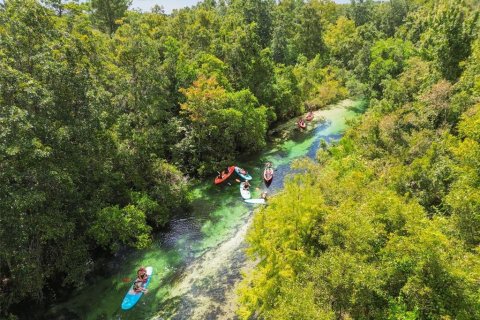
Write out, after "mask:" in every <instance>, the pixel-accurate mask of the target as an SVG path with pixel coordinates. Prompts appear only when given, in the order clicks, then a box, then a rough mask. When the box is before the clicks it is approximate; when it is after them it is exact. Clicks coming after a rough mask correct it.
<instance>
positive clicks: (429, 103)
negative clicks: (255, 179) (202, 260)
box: [0, 0, 480, 319]
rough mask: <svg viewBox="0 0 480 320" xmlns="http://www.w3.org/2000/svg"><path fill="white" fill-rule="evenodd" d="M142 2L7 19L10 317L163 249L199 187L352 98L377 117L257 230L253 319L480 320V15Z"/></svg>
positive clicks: (55, 0)
mask: <svg viewBox="0 0 480 320" xmlns="http://www.w3.org/2000/svg"><path fill="white" fill-rule="evenodd" d="M42 4H43V5H42ZM129 4H130V1H127V0H92V1H91V2H82V3H77V2H75V1H74V2H71V3H65V2H64V1H60V0H44V1H41V4H40V3H39V2H38V1H35V0H27V1H19V0H6V1H4V4H2V5H0V39H1V41H0V199H2V201H0V212H2V214H1V215H0V222H1V225H2V228H0V278H1V279H2V283H1V284H0V307H1V311H0V317H7V316H10V313H9V311H8V310H9V307H10V306H11V305H12V304H15V303H19V302H22V301H27V300H29V299H34V300H37V301H38V300H42V299H43V297H44V294H45V293H46V292H47V291H46V290H44V288H45V285H46V284H47V283H51V282H52V281H53V282H55V284H58V285H64V286H68V287H70V286H81V285H82V284H83V282H84V279H85V276H86V275H87V274H88V273H89V272H90V271H91V266H92V265H93V263H95V262H96V261H94V260H93V259H94V257H99V256H108V255H109V254H111V253H112V252H115V251H116V250H118V249H119V248H121V247H123V246H132V247H136V248H143V247H145V246H147V245H148V244H149V243H150V241H151V236H152V232H153V231H154V230H156V229H157V228H161V227H163V226H165V225H166V224H167V223H168V221H169V220H170V219H171V217H172V215H173V214H174V213H175V212H177V211H179V210H185V209H186V208H187V207H188V197H187V193H188V182H187V180H186V178H184V175H185V174H193V175H197V176H207V175H211V174H212V173H213V172H215V171H217V170H219V169H221V168H222V167H224V166H225V165H227V164H230V163H232V162H233V161H234V160H235V159H236V157H238V156H239V155H245V154H248V153H252V152H256V151H258V150H260V149H261V148H262V147H263V146H265V143H266V140H265V135H266V132H267V128H268V126H269V125H270V126H272V125H275V124H276V123H277V122H280V121H284V120H288V119H290V118H292V117H294V116H297V115H299V114H301V113H302V112H304V111H305V108H310V109H313V108H323V107H325V106H327V105H328V104H330V103H332V102H335V101H337V100H339V99H343V98H345V97H347V96H348V94H353V95H359V96H362V95H366V97H367V98H368V99H369V107H370V109H369V111H368V112H367V114H366V115H365V116H364V117H363V118H362V120H361V121H359V122H358V123H357V124H355V127H354V128H353V129H352V130H350V131H349V132H348V133H347V134H346V138H345V139H344V140H342V142H340V143H339V144H338V145H337V146H335V147H327V146H326V145H325V144H324V145H323V147H322V151H321V152H319V155H318V159H319V160H320V162H321V165H317V164H313V163H310V162H306V163H302V166H306V167H307V168H308V170H307V174H306V175H300V176H296V177H293V178H292V179H291V180H290V181H289V182H287V184H286V189H285V192H284V193H283V194H282V195H280V196H279V197H277V198H275V199H273V200H272V204H271V205H270V206H269V207H268V208H266V209H264V210H263V211H261V212H260V213H259V214H258V215H256V217H255V223H254V225H253V227H252V231H251V232H250V235H249V239H250V242H251V243H252V247H251V249H250V251H251V253H252V254H254V255H256V257H260V263H259V264H258V266H257V268H256V269H255V271H254V272H253V273H252V274H251V275H250V276H249V278H248V279H247V280H246V282H245V284H246V285H245V286H244V289H243V294H242V298H241V299H242V301H243V304H242V307H241V310H240V314H241V315H242V317H244V318H247V317H249V316H251V315H254V314H257V315H259V316H260V317H264V318H266V319H267V318H271V319H302V318H303V319H316V318H317V319H333V318H336V319H340V318H342V319H348V318H355V319H367V318H369V319H373V318H375V319H402V318H403V319H415V318H425V319H427V318H428V319H430V318H441V317H444V318H447V317H450V318H458V319H469V318H472V319H473V318H478V317H479V315H478V309H479V308H478V301H479V298H478V284H477V282H478V281H477V280H476V279H478V274H479V271H478V270H479V269H478V258H477V255H476V254H477V252H476V249H475V248H476V247H477V246H478V244H479V241H480V233H479V231H478V230H479V228H480V218H479V217H478V214H477V213H478V212H479V208H480V205H479V203H480V200H479V198H480V196H479V190H478V188H479V185H480V182H479V181H480V180H479V174H478V172H480V169H479V163H478V160H477V159H479V157H480V151H479V150H480V147H479V143H480V141H479V136H480V134H479V133H478V127H479V126H480V125H479V120H478V114H479V112H478V109H479V107H478V101H479V98H480V69H479V64H478V61H479V59H480V42H479V40H478V39H477V38H478V16H479V11H478V10H479V7H478V4H477V3H476V2H475V1H472V0H465V1H453V0H441V1H425V0H392V1H388V2H378V3H377V2H374V1H370V0H365V1H352V2H351V4H350V5H337V4H335V3H334V2H333V1H323V0H322V1H319V0H318V1H317V0H312V1H301V0H286V1H280V2H278V3H277V2H276V1H273V0H262V1H251V0H235V1H204V2H202V3H199V4H198V5H197V6H195V7H194V8H188V9H182V10H176V11H175V12H174V13H173V14H171V15H166V14H164V13H163V12H162V11H161V10H159V9H158V8H157V9H155V10H153V12H151V13H142V12H136V11H128V6H129ZM371 190H375V191H376V192H377V193H376V194H373V193H372V192H371ZM293 301H297V302H296V303H293Z"/></svg>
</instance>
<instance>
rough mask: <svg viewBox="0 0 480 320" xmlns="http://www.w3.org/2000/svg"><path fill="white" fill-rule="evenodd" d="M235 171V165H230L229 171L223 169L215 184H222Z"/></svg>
mask: <svg viewBox="0 0 480 320" xmlns="http://www.w3.org/2000/svg"><path fill="white" fill-rule="evenodd" d="M233 171H235V166H231V167H228V172H225V171H223V172H222V174H221V176H220V177H216V178H215V181H214V182H215V184H220V183H222V182H223V181H225V180H227V179H228V177H230V176H231V175H232V173H233Z"/></svg>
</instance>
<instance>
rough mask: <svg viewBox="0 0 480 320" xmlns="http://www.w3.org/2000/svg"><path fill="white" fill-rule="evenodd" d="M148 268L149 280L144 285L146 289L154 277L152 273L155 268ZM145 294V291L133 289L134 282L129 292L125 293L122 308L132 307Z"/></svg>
mask: <svg viewBox="0 0 480 320" xmlns="http://www.w3.org/2000/svg"><path fill="white" fill-rule="evenodd" d="M145 269H146V270H147V275H148V278H147V282H145V284H144V285H143V287H144V288H145V289H146V288H147V287H148V284H149V283H150V280H151V279H152V274H153V268H152V267H146V268H145ZM142 296H143V292H135V291H134V290H133V284H132V286H131V287H130V289H128V292H127V294H126V295H125V298H123V301H122V309H123V310H129V309H131V308H132V307H133V306H134V305H136V304H137V302H138V300H140V298H141V297H142Z"/></svg>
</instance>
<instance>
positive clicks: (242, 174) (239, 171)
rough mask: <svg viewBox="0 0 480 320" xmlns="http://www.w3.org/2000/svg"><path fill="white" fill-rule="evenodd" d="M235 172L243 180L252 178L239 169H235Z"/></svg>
mask: <svg viewBox="0 0 480 320" xmlns="http://www.w3.org/2000/svg"><path fill="white" fill-rule="evenodd" d="M235 172H236V173H237V174H238V175H239V176H240V178H243V179H245V180H252V176H251V175H249V174H248V172H247V171H245V170H243V169H242V168H240V167H235ZM242 172H244V173H242Z"/></svg>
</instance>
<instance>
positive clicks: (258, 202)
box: [245, 199, 267, 204]
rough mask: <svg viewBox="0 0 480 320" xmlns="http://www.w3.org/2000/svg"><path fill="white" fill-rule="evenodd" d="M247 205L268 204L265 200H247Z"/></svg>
mask: <svg viewBox="0 0 480 320" xmlns="http://www.w3.org/2000/svg"><path fill="white" fill-rule="evenodd" d="M245 202H246V203H253V204H266V203H267V202H266V201H265V199H247V200H245Z"/></svg>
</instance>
